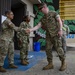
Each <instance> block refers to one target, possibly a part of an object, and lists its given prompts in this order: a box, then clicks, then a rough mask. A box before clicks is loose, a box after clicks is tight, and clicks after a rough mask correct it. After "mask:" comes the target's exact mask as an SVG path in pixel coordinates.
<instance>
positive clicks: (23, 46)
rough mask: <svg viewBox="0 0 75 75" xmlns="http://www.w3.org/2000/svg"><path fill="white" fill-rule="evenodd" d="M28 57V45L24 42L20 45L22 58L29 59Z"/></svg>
mask: <svg viewBox="0 0 75 75" xmlns="http://www.w3.org/2000/svg"><path fill="white" fill-rule="evenodd" d="M27 56H28V43H25V42H22V44H21V45H20V58H21V59H27Z"/></svg>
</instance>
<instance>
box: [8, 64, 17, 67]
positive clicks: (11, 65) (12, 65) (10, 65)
mask: <svg viewBox="0 0 75 75" xmlns="http://www.w3.org/2000/svg"><path fill="white" fill-rule="evenodd" d="M9 68H18V67H17V66H16V65H14V64H9Z"/></svg>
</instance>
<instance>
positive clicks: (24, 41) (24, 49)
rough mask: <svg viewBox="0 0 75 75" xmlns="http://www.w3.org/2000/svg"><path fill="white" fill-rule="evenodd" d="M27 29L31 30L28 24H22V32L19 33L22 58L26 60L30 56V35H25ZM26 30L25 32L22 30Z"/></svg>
mask: <svg viewBox="0 0 75 75" xmlns="http://www.w3.org/2000/svg"><path fill="white" fill-rule="evenodd" d="M27 28H31V27H30V25H29V24H27V23H26V22H24V21H23V22H22V23H21V24H20V29H21V30H20V31H19V32H18V33H17V37H18V41H19V42H18V43H19V47H20V58H21V59H26V58H27V55H28V44H29V34H27V33H25V30H26V29H27ZM22 29H24V30H22Z"/></svg>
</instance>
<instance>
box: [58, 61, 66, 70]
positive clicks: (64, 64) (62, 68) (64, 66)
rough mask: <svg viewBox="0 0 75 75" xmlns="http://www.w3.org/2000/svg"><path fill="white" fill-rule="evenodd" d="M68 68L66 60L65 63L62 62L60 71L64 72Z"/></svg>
mask: <svg viewBox="0 0 75 75" xmlns="http://www.w3.org/2000/svg"><path fill="white" fill-rule="evenodd" d="M66 68H67V64H66V62H65V60H64V61H61V67H60V69H59V70H60V71H64V70H65V69H66Z"/></svg>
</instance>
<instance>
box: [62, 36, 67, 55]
mask: <svg viewBox="0 0 75 75" xmlns="http://www.w3.org/2000/svg"><path fill="white" fill-rule="evenodd" d="M61 40H62V48H63V50H64V53H65V54H66V50H67V49H66V48H67V47H66V35H63V36H62V39H61Z"/></svg>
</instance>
